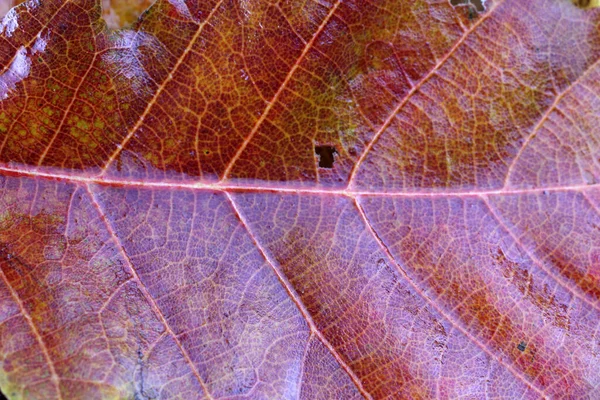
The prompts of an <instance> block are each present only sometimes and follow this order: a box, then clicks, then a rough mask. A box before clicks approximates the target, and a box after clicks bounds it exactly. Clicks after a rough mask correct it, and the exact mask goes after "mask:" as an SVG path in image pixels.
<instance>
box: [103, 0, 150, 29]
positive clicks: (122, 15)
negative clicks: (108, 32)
mask: <svg viewBox="0 0 600 400" xmlns="http://www.w3.org/2000/svg"><path fill="white" fill-rule="evenodd" d="M154 1H155V0H102V17H103V18H104V21H106V25H107V26H108V28H109V29H120V28H126V27H129V26H131V25H133V24H134V23H135V22H136V21H137V20H138V18H139V17H140V15H141V14H142V13H143V12H144V11H146V10H147V9H148V8H149V7H150V6H151V5H152V4H153V3H154Z"/></svg>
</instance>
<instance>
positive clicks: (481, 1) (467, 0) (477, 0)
mask: <svg viewBox="0 0 600 400" xmlns="http://www.w3.org/2000/svg"><path fill="white" fill-rule="evenodd" d="M450 4H452V5H453V6H458V5H461V4H468V5H470V6H471V7H475V10H477V12H483V11H485V0H450Z"/></svg>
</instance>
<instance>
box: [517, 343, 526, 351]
mask: <svg viewBox="0 0 600 400" xmlns="http://www.w3.org/2000/svg"><path fill="white" fill-rule="evenodd" d="M526 348H527V344H525V342H521V343H519V345H518V346H517V349H519V350H520V351H525V349H526Z"/></svg>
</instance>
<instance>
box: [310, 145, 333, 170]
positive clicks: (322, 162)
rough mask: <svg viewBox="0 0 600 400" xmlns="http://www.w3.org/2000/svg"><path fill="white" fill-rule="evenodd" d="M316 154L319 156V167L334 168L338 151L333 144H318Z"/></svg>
mask: <svg viewBox="0 0 600 400" xmlns="http://www.w3.org/2000/svg"><path fill="white" fill-rule="evenodd" d="M315 154H316V155H317V156H319V168H333V163H334V162H335V155H336V154H338V152H337V150H336V149H335V147H333V146H316V147H315Z"/></svg>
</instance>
